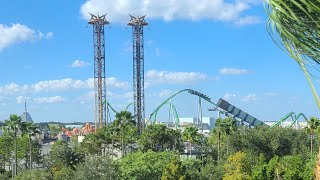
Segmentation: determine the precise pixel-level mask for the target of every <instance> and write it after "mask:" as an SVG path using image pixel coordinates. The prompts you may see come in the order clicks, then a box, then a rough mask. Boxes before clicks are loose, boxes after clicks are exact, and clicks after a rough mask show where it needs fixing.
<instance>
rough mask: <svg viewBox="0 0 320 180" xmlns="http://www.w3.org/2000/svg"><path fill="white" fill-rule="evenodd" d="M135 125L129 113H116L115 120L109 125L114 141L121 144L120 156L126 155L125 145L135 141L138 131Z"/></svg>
mask: <svg viewBox="0 0 320 180" xmlns="http://www.w3.org/2000/svg"><path fill="white" fill-rule="evenodd" d="M135 125H136V122H135V121H134V120H133V116H132V114H131V112H129V111H121V112H119V113H117V114H116V119H115V120H114V122H113V123H112V125H111V128H112V130H114V133H113V134H115V135H116V139H117V140H118V141H119V142H121V151H122V156H124V155H125V153H126V152H125V147H126V145H127V144H129V143H133V142H135V140H136V137H137V134H138V131H137V128H136V126H135Z"/></svg>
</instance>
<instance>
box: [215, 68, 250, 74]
mask: <svg viewBox="0 0 320 180" xmlns="http://www.w3.org/2000/svg"><path fill="white" fill-rule="evenodd" d="M219 73H220V74H221V75H242V74H248V73H249V71H248V70H246V69H236V68H222V69H220V71H219Z"/></svg>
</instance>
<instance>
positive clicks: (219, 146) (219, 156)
mask: <svg viewBox="0 0 320 180" xmlns="http://www.w3.org/2000/svg"><path fill="white" fill-rule="evenodd" d="M219 160H220V132H219V133H218V163H219Z"/></svg>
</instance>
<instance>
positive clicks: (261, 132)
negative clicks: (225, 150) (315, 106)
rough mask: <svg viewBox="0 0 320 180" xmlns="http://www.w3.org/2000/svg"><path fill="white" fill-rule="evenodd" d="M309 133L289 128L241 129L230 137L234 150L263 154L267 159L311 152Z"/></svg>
mask: <svg viewBox="0 0 320 180" xmlns="http://www.w3.org/2000/svg"><path fill="white" fill-rule="evenodd" d="M307 137H308V134H307V133H306V132H305V131H303V130H294V129H289V128H274V129H267V128H255V129H239V130H238V131H237V132H235V133H233V134H232V135H231V137H230V140H231V142H230V148H231V149H232V150H233V152H237V151H245V152H250V153H252V154H254V155H255V156H257V157H258V156H259V155H260V154H263V155H264V156H265V158H266V160H267V161H269V160H270V159H271V158H273V157H274V156H280V157H282V156H286V155H291V154H300V155H301V156H302V157H304V158H305V157H306V156H307V155H308V154H309V143H308V140H307Z"/></svg>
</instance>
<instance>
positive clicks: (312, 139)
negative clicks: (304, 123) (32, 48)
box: [310, 133, 313, 155]
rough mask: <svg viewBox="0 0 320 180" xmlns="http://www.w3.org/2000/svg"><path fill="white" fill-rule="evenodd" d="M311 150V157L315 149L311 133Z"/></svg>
mask: <svg viewBox="0 0 320 180" xmlns="http://www.w3.org/2000/svg"><path fill="white" fill-rule="evenodd" d="M310 146H311V147H310V150H311V155H312V149H313V134H312V133H311V144H310Z"/></svg>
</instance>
